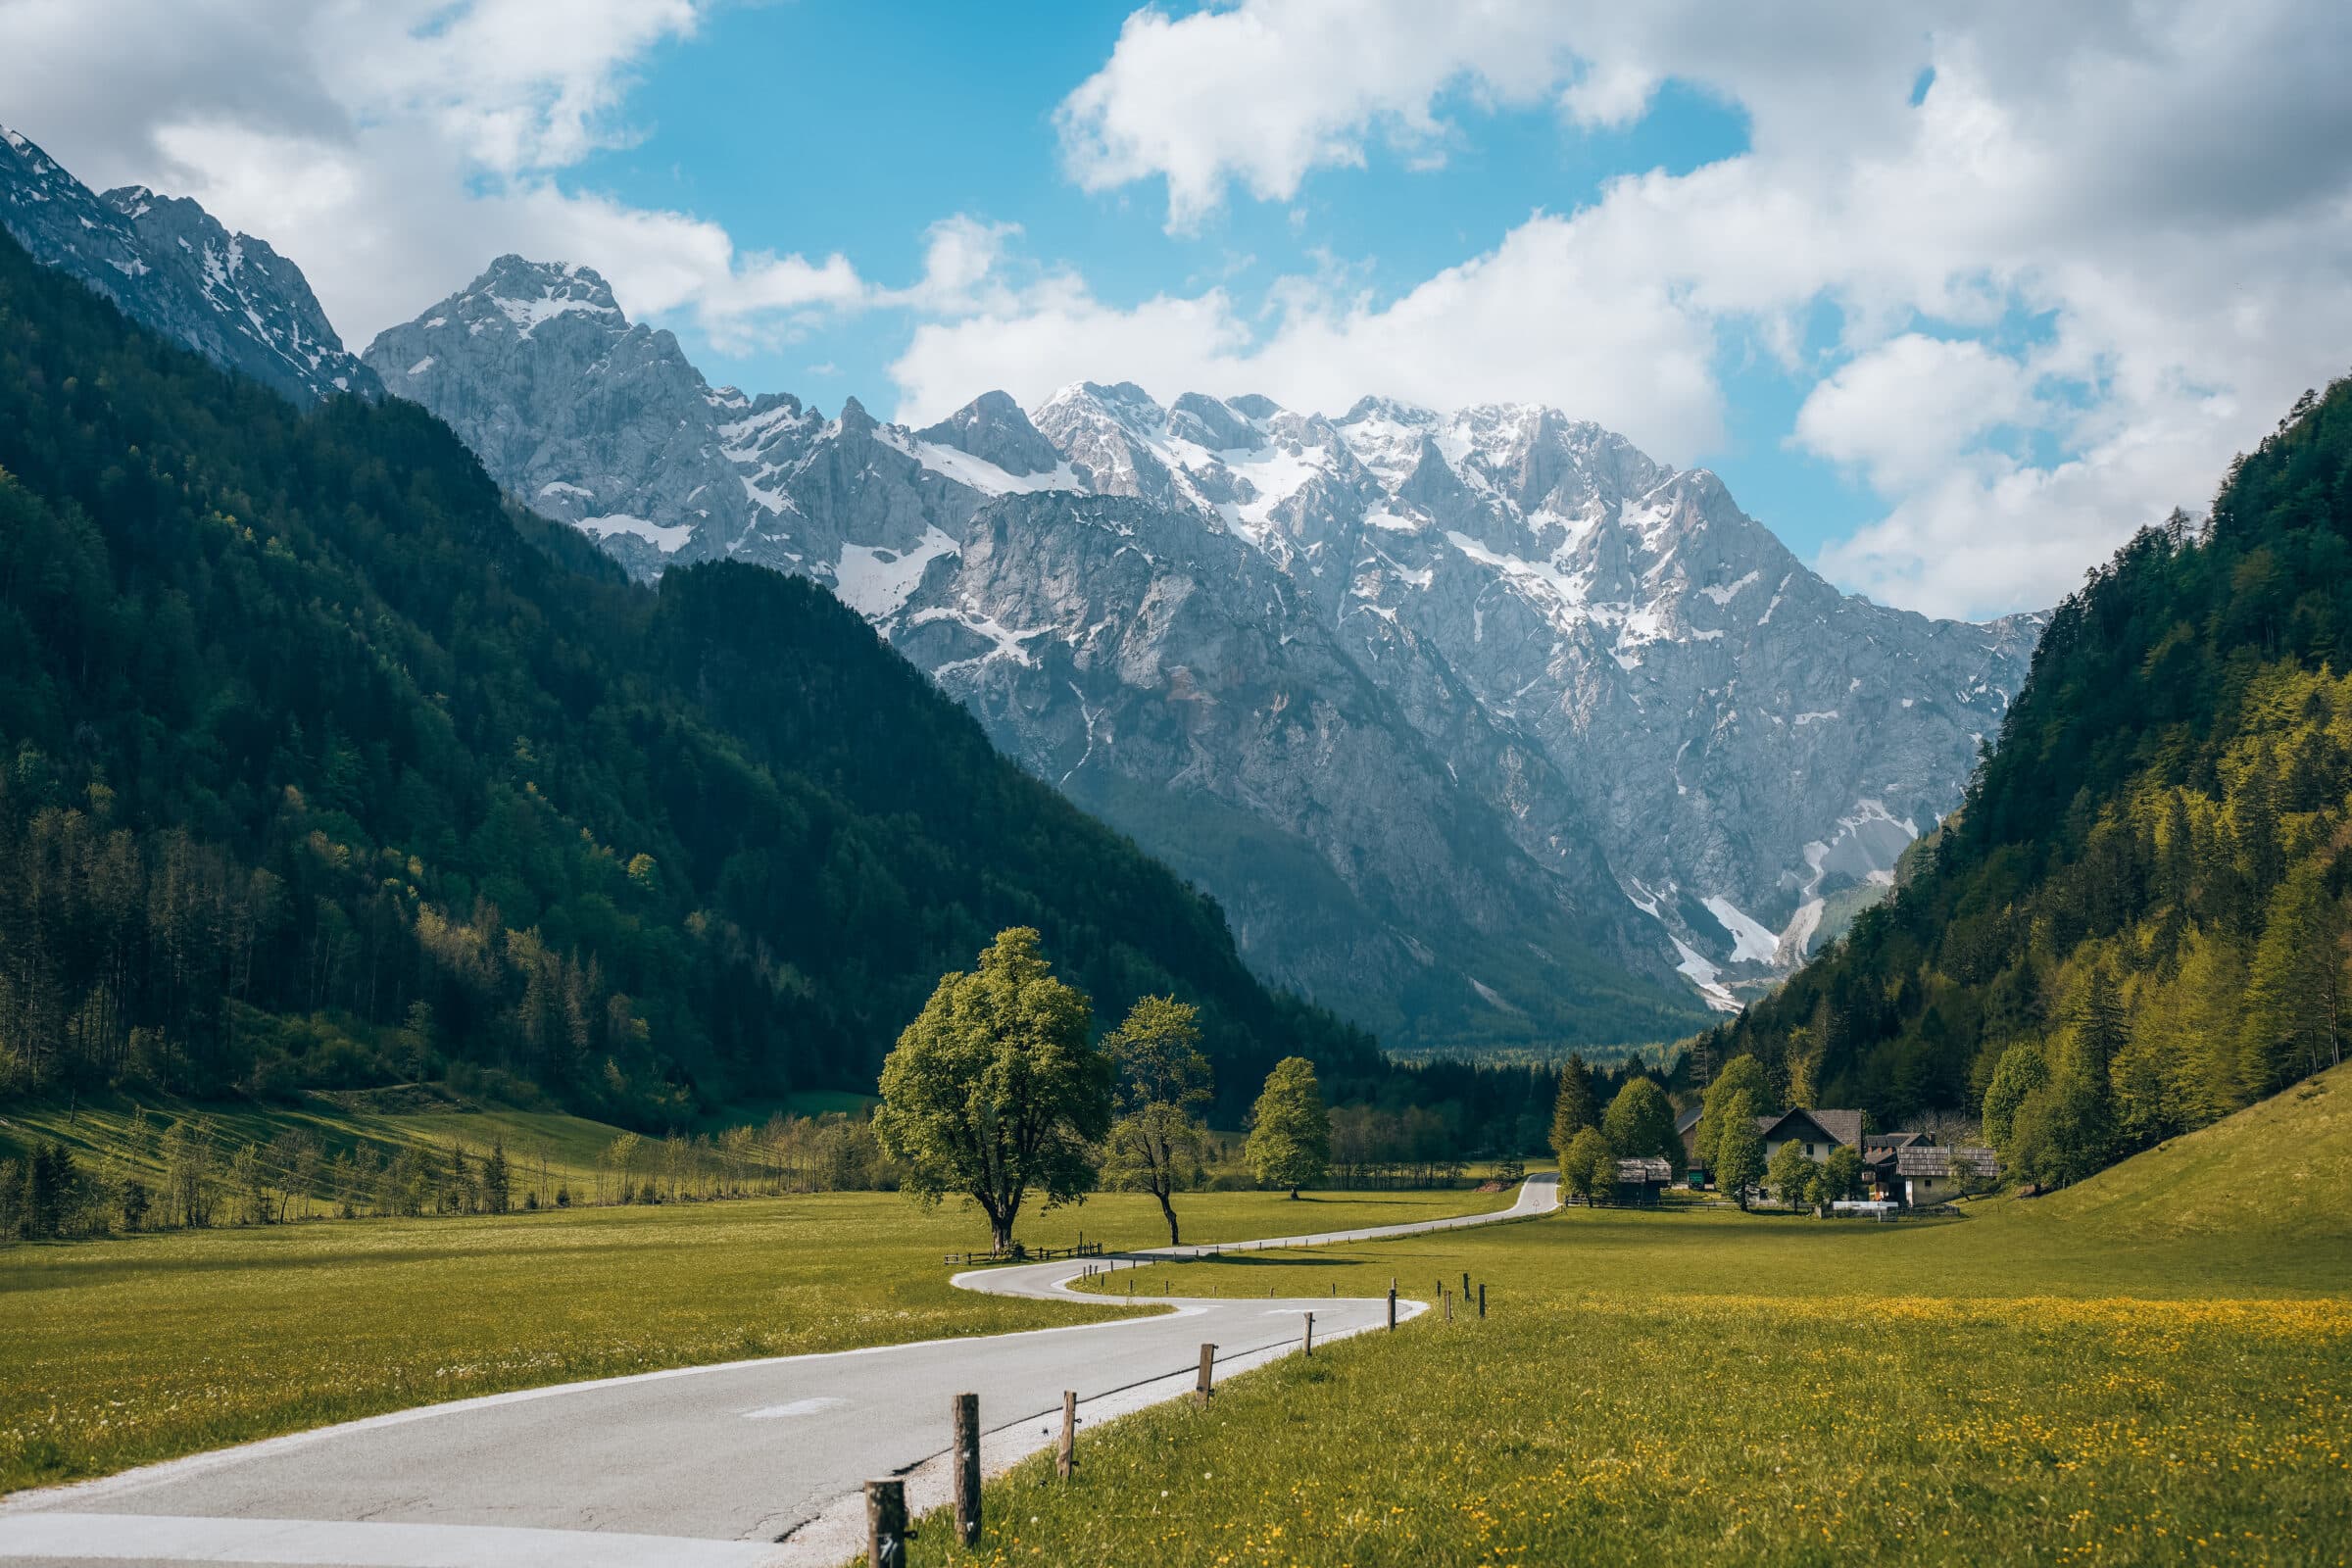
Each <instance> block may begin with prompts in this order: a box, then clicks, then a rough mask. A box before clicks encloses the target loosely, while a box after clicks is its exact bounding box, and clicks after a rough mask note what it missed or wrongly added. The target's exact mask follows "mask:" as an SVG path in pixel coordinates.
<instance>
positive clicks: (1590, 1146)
mask: <svg viewBox="0 0 2352 1568" xmlns="http://www.w3.org/2000/svg"><path fill="white" fill-rule="evenodd" d="M1560 1185H1561V1186H1563V1187H1565V1188H1567V1189H1568V1190H1569V1191H1570V1192H1571V1193H1574V1194H1575V1195H1576V1196H1577V1197H1579V1198H1581V1199H1583V1200H1584V1201H1586V1202H1588V1203H1590V1202H1594V1201H1598V1200H1600V1199H1603V1198H1606V1197H1608V1196H1609V1195H1610V1194H1611V1193H1613V1192H1615V1191H1616V1190H1617V1154H1616V1152H1615V1151H1614V1150H1612V1149H1610V1148H1609V1141H1608V1139H1606V1138H1604V1137H1603V1136H1601V1131H1600V1129H1599V1128H1597V1127H1582V1128H1579V1129H1578V1130H1577V1134H1576V1136H1575V1137H1574V1138H1571V1139H1569V1140H1568V1147H1567V1148H1566V1149H1565V1150H1563V1151H1561V1152H1560Z"/></svg>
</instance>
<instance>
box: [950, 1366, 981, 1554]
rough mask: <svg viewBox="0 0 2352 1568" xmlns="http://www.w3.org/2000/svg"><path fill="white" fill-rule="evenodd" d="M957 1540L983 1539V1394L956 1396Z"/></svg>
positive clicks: (977, 1541)
mask: <svg viewBox="0 0 2352 1568" xmlns="http://www.w3.org/2000/svg"><path fill="white" fill-rule="evenodd" d="M956 1539H957V1540H958V1541H960V1542H962V1543H963V1544H965V1545H967V1546H971V1545H977V1544H979V1541H980V1396H978V1395H977V1394H958V1395H957V1396H956Z"/></svg>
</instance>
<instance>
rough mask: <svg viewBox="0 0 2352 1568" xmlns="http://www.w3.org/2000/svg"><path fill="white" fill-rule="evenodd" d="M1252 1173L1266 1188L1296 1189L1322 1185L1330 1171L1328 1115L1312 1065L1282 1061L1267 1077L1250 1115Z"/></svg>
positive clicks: (1300, 1060)
mask: <svg viewBox="0 0 2352 1568" xmlns="http://www.w3.org/2000/svg"><path fill="white" fill-rule="evenodd" d="M1247 1156H1248V1158H1249V1161H1250V1172H1251V1173H1252V1174H1253V1175H1255V1176H1256V1177H1257V1179H1258V1181H1259V1182H1260V1183H1261V1184H1263V1185H1265V1186H1267V1187H1287V1188H1289V1189H1290V1190H1291V1196H1292V1197H1293V1198H1297V1197H1298V1196H1299V1188H1301V1187H1311V1186H1313V1185H1314V1184H1315V1183H1316V1182H1319V1181H1321V1180H1322V1179H1323V1173H1324V1171H1325V1170H1327V1169H1329V1168H1330V1165H1331V1112H1330V1111H1328V1110H1326V1109H1325V1108H1324V1107H1323V1090H1322V1087H1321V1086H1320V1085H1318V1084H1317V1083H1316V1082H1315V1064H1314V1063H1313V1062H1311V1061H1309V1060H1307V1059H1306V1058H1305V1057H1304V1056H1285V1057H1284V1058H1283V1059H1282V1060H1280V1061H1278V1062H1276V1063H1275V1064H1274V1070H1273V1071H1272V1072H1270V1073H1268V1074H1266V1087H1265V1089H1264V1090H1263V1091H1262V1092H1261V1093H1260V1094H1259V1095H1258V1097H1257V1105H1256V1107H1255V1108H1254V1109H1252V1110H1251V1111H1250V1145H1249V1149H1248V1150H1247Z"/></svg>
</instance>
